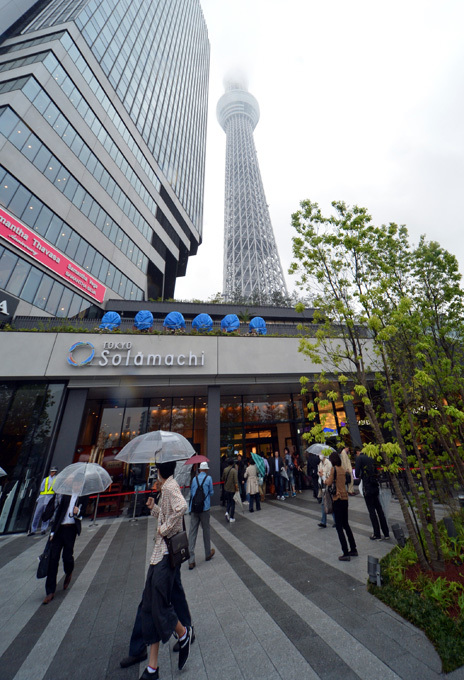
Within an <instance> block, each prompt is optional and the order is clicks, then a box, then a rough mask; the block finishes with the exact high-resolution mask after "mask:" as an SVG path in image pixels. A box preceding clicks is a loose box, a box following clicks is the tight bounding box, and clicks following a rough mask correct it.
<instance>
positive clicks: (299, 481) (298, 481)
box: [293, 468, 303, 491]
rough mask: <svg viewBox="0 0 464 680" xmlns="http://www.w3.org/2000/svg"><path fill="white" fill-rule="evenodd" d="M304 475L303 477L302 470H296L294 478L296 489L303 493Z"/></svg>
mask: <svg viewBox="0 0 464 680" xmlns="http://www.w3.org/2000/svg"><path fill="white" fill-rule="evenodd" d="M302 475H303V473H302V472H301V470H297V469H296V468H295V469H294V470H293V478H294V480H295V489H296V490H297V491H301V489H302V486H303V484H302Z"/></svg>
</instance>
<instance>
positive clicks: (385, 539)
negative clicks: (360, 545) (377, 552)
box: [382, 536, 390, 541]
mask: <svg viewBox="0 0 464 680" xmlns="http://www.w3.org/2000/svg"><path fill="white" fill-rule="evenodd" d="M389 540H390V536H384V537H383V538H382V541H389Z"/></svg>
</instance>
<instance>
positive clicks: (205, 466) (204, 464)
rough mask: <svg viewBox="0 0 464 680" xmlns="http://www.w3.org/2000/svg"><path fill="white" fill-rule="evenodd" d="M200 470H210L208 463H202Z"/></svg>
mask: <svg viewBox="0 0 464 680" xmlns="http://www.w3.org/2000/svg"><path fill="white" fill-rule="evenodd" d="M200 470H209V466H208V463H200Z"/></svg>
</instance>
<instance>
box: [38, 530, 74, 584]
mask: <svg viewBox="0 0 464 680" xmlns="http://www.w3.org/2000/svg"><path fill="white" fill-rule="evenodd" d="M76 536H77V528H76V525H75V524H62V525H61V526H60V527H59V529H58V530H57V531H56V533H55V535H54V536H53V539H52V541H51V547H50V562H49V563H48V574H47V580H46V582H45V592H46V593H47V595H50V594H51V593H54V592H55V590H56V577H57V574H58V567H59V565H60V556H61V551H63V568H64V573H65V574H71V573H72V571H73V569H74V556H73V552H74V543H75V542H76Z"/></svg>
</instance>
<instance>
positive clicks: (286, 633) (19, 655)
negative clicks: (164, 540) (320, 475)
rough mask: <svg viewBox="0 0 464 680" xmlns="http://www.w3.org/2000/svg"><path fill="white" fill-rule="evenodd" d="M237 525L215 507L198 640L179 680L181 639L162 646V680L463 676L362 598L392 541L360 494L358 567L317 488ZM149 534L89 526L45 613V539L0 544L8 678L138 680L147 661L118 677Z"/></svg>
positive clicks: (195, 604) (197, 574)
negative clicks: (378, 530) (377, 530)
mask: <svg viewBox="0 0 464 680" xmlns="http://www.w3.org/2000/svg"><path fill="white" fill-rule="evenodd" d="M236 517H237V521H236V522H235V524H228V523H227V522H226V520H225V518H224V512H223V509H222V508H220V507H215V508H213V509H212V511H211V536H212V543H213V545H214V547H215V549H216V555H215V557H214V559H213V560H211V561H210V562H204V561H203V555H202V552H203V543H202V536H201V535H200V536H199V537H198V541H197V548H196V554H197V567H196V569H194V570H193V571H189V570H188V569H187V567H186V566H184V567H183V568H182V580H183V584H184V588H185V591H186V594H187V599H188V601H189V605H190V609H191V612H192V619H193V622H194V625H195V633H196V641H195V643H194V644H193V645H192V648H191V655H190V658H189V661H188V663H187V665H186V667H185V669H184V670H183V671H181V672H179V671H178V670H177V655H176V654H174V653H172V651H171V650H172V646H173V642H170V643H168V644H167V645H164V646H163V647H162V649H161V653H160V677H161V678H162V680H171V679H175V678H183V680H241V679H244V680H247V679H249V680H261V679H263V680H280V679H282V680H296V679H297V678H298V679H303V678H304V679H307V680H317V679H321V680H339V679H340V678H343V680H356V679H358V678H361V679H362V680H377V679H379V680H380V679H381V680H397V679H400V678H401V679H404V680H418V679H420V680H433V679H437V678H445V677H446V678H448V679H449V680H464V667H463V668H461V669H458V670H456V671H454V672H453V673H450V674H448V675H447V676H445V675H442V674H441V663H440V659H439V657H438V655H437V654H436V652H435V650H434V648H433V646H432V645H431V644H430V642H429V641H428V640H427V638H426V637H425V636H424V635H423V633H422V632H421V631H419V630H418V629H416V628H415V627H414V626H412V625H411V624H410V623H408V622H407V621H405V620H404V619H402V618H401V617H400V616H398V615H397V614H396V613H395V612H393V611H392V610H390V609H389V608H388V607H386V606H385V605H383V604H382V603H381V602H379V601H378V600H376V599H375V598H374V597H372V596H371V595H370V594H369V593H368V592H367V590H366V580H367V555H368V554H370V555H375V556H377V557H381V556H382V555H384V554H386V553H387V552H388V551H389V550H390V548H391V546H392V545H393V541H390V542H389V543H387V542H383V541H382V542H380V541H375V542H374V541H370V540H369V536H370V534H371V533H372V531H371V526H370V522H369V517H368V514H367V510H366V507H365V503H364V500H363V499H362V498H361V497H356V498H352V499H350V524H351V527H352V529H353V532H354V534H355V538H356V542H357V545H358V551H359V555H360V556H359V557H358V558H352V559H351V561H350V562H339V561H338V555H339V554H340V547H339V543H338V538H337V533H336V531H335V530H334V529H332V528H331V523H330V522H329V524H328V528H326V529H320V528H318V526H317V523H318V521H319V517H320V506H319V505H318V504H317V502H316V501H315V500H314V498H313V497H312V493H311V492H310V491H306V492H304V493H303V494H300V495H298V496H297V497H296V498H294V499H287V500H285V501H284V502H281V501H266V502H265V503H263V504H262V511H261V512H255V513H254V514H250V513H248V511H246V512H245V514H240V513H238V514H237V515H236ZM396 520H400V521H401V516H400V511H399V506H398V504H397V503H395V502H392V503H391V505H390V522H392V521H396ZM187 522H188V518H187ZM154 531H155V520H154V519H152V518H143V519H139V521H138V522H137V523H131V522H129V521H128V520H127V519H114V520H101V521H98V526H97V527H89V523H88V522H86V523H84V524H83V531H82V535H81V536H80V537H79V538H78V539H77V541H76V548H75V557H76V566H75V571H74V574H73V580H72V583H71V587H70V588H69V590H67V591H66V592H64V591H63V590H62V586H63V573H62V571H60V573H59V578H61V581H59V583H58V588H57V594H56V596H55V599H54V600H53V602H51V603H50V604H49V605H47V606H43V605H42V604H41V602H42V599H43V597H44V581H38V580H37V579H36V578H35V572H36V568H37V556H38V555H39V554H40V552H41V550H42V548H43V545H44V542H45V539H44V538H43V537H41V538H39V537H26V536H24V535H21V536H7V537H0V595H1V599H0V680H65V679H68V678H72V680H137V678H139V676H140V674H141V672H142V671H143V668H144V665H142V666H140V667H132V668H129V669H125V670H123V669H121V668H120V667H119V660H120V659H121V658H122V657H123V656H126V655H127V653H128V643H129V638H130V634H131V630H132V625H133V621H134V617H135V612H136V609H137V605H138V603H139V600H140V596H141V593H142V590H143V585H144V579H145V573H146V568H147V564H148V560H149V556H150V554H151V550H152V546H153V536H154ZM200 534H201V532H200ZM60 569H61V567H60Z"/></svg>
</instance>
